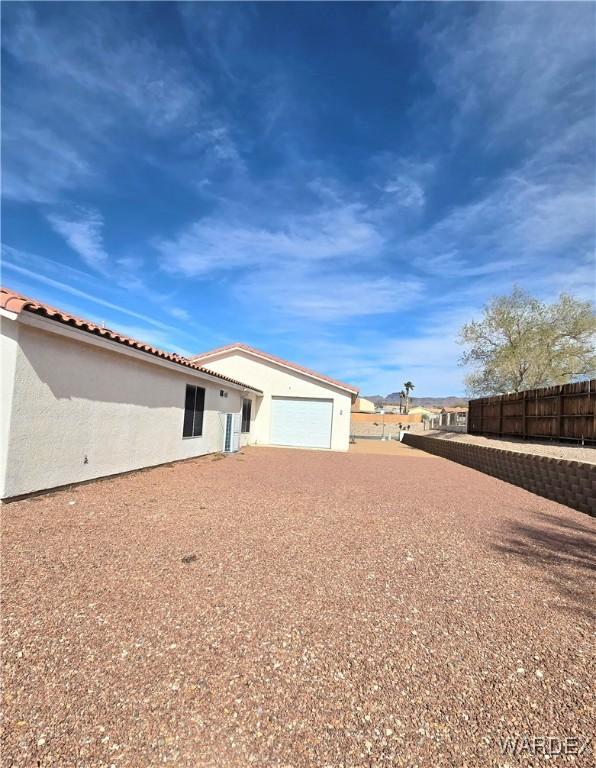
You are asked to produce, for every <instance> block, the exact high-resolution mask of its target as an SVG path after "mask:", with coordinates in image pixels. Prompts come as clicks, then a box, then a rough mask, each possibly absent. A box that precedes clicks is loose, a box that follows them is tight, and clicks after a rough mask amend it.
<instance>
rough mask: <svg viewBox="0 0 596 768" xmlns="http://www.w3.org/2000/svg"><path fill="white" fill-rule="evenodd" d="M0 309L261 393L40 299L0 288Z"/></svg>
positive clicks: (186, 359)
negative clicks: (28, 315)
mask: <svg viewBox="0 0 596 768" xmlns="http://www.w3.org/2000/svg"><path fill="white" fill-rule="evenodd" d="M0 308H2V309H5V310H7V311H8V312H14V313H15V314H17V315H18V314H20V313H21V312H23V311H26V312H32V313H33V314H36V315H41V316H42V317H47V318H48V319H49V320H55V321H56V322H58V323H62V324H63V325H69V326H71V327H72V328H78V329H79V330H81V331H86V332H87V333H91V334H93V335H94V336H100V337H101V338H103V339H105V340H106V341H114V342H116V343H118V344H123V345H124V346H126V347H132V348H133V349H136V350H138V351H139V352H146V353H147V354H149V355H153V356H154V357H159V358H161V359H162V360H168V361H169V362H171V363H177V364H178V365H183V366H184V367H185V368H192V370H194V371H200V372H201V373H205V374H208V375H209V376H213V377H215V378H216V379H221V380H222V381H227V382H229V383H230V384H236V385H237V386H240V387H245V388H246V389H251V390H252V391H253V392H259V393H260V392H261V390H260V389H257V388H256V387H252V386H250V385H249V384H244V382H242V381H236V379H231V378H230V377H229V376H224V375H223V374H221V373H216V372H215V371H210V370H209V369H208V368H203V366H201V365H197V363H195V362H194V361H193V360H190V359H189V358H187V357H184V356H183V355H178V354H176V353H175V352H166V351H164V350H163V349H158V348H157V347H152V346H151V345H150V344H147V343H146V342H144V341H138V340H137V339H131V338H129V337H128V336H124V335H123V334H121V333H118V332H117V331H112V330H111V329H110V328H104V327H102V326H100V325H97V324H96V323H93V322H91V320H84V319H83V318H80V317H75V316H74V315H71V314H69V313H68V312H64V311H63V310H61V309H56V308H55V307H51V306H50V305H49V304H45V303H44V302H41V301H37V299H32V298H30V297H29V296H22V295H21V294H19V293H16V292H15V291H11V290H10V289H9V288H4V287H0Z"/></svg>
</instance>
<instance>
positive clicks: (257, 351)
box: [191, 342, 360, 395]
mask: <svg viewBox="0 0 596 768" xmlns="http://www.w3.org/2000/svg"><path fill="white" fill-rule="evenodd" d="M235 349H239V350H241V351H243V352H249V353H250V354H252V355H255V356H257V357H262V358H264V359H265V360H270V361H271V362H273V363H279V364H280V365H284V366H286V367H287V368H292V369H293V370H295V371H299V372H300V373H305V374H306V375H307V376H312V377H313V378H315V379H320V380H321V381H326V382H328V383H329V384H333V385H334V386H336V387H339V388H340V389H345V390H347V391H348V392H350V393H351V394H352V395H357V394H358V392H359V391H360V390H359V389H358V387H354V386H352V385H351V384H344V382H343V381H337V380H336V379H332V378H330V377H329V376H325V375H324V374H322V373H318V372H317V371H313V370H311V369H310V368H304V367H303V366H302V365H298V364H297V363H291V362H290V361H289V360H284V359H283V358H282V357H276V356H275V355H270V354H269V353H268V352H263V351H262V350H260V349H255V348H254V347H249V346H248V344H242V343H240V342H235V343H234V344H227V345H226V346H225V347H217V348H216V349H211V350H209V352H203V353H201V354H200V355H196V356H195V357H192V358H191V360H195V361H196V360H205V359H207V358H210V357H214V356H216V355H219V354H220V353H221V352H228V351H232V350H235Z"/></svg>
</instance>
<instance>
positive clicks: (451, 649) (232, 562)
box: [1, 448, 595, 768]
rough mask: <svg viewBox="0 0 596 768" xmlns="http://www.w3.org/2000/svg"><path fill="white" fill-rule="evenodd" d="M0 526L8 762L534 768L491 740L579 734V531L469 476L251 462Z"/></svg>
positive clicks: (586, 522)
mask: <svg viewBox="0 0 596 768" xmlns="http://www.w3.org/2000/svg"><path fill="white" fill-rule="evenodd" d="M1 513H2V560H3V574H2V589H3V594H2V599H3V603H2V621H3V646H2V651H3V661H4V667H3V677H4V695H5V700H4V724H3V725H4V743H3V750H2V764H3V765H5V766H50V765H51V766H77V767H82V766H85V768H87V767H91V766H93V767H95V766H115V767H116V768H128V767H129V766H131V767H133V768H136V766H139V767H142V768H147V767H148V766H156V765H163V764H165V765H176V766H193V768H194V767H201V766H224V767H225V768H229V767H235V766H250V765H255V766H259V767H261V766H264V767H268V766H284V767H285V768H289V767H290V766H295V767H296V768H298V767H302V766H304V767H307V766H308V768H311V767H313V768H318V767H319V766H320V767H321V768H322V767H323V766H333V767H334V768H340V766H342V767H343V768H352V767H355V766H409V767H410V768H414V766H418V767H419V768H435V766H449V767H456V768H464V767H465V766H469V768H481V767H482V766H514V765H524V766H530V765H533V766H535V765H542V764H544V758H543V757H541V756H538V757H536V758H533V757H529V756H528V754H527V752H525V751H524V750H523V748H522V751H521V755H519V756H515V755H511V754H506V755H503V754H502V753H501V747H500V743H499V739H501V738H507V737H509V736H518V735H520V736H529V737H541V736H547V737H548V736H551V737H558V738H561V739H564V738H566V737H573V738H576V739H578V740H579V744H580V745H581V744H583V743H584V742H583V741H582V739H585V738H586V737H589V736H591V735H592V730H591V729H592V726H593V723H594V713H593V711H591V709H590V707H591V705H592V703H593V692H592V688H591V686H592V681H593V680H594V673H595V669H594V663H593V661H594V659H593V654H592V650H593V646H592V635H591V630H592V628H593V624H592V617H591V615H590V606H591V605H592V604H593V603H592V601H593V597H594V594H593V583H592V582H591V581H590V578H591V570H590V569H591V567H592V566H593V562H594V560H593V549H591V547H592V546H593V541H594V539H593V533H594V527H595V526H594V520H592V519H591V518H589V517H588V516H587V515H582V514H581V513H578V512H574V511H572V510H571V509H568V508H566V507H562V506H560V505H558V504H556V503H554V502H550V501H547V500H545V499H542V498H540V497H538V496H534V495H532V494H530V493H528V492H526V491H523V490H521V489H520V488H517V487H514V486H511V485H508V484H506V483H503V482H501V481H499V480H496V479H494V478H491V477H488V476H486V475H482V474H480V473H478V472H475V471H474V470H472V469H468V468H466V467H463V466H460V465H457V464H454V463H450V462H448V461H446V460H444V459H438V458H436V457H428V458H424V457H420V456H418V455H417V456H411V457H410V456H408V455H407V453H406V454H404V455H394V456H393V455H371V454H359V453H347V454H337V453H335V454H334V453H320V452H310V451H292V450H280V449H267V448H252V449H248V450H245V451H244V452H243V454H241V455H236V456H233V457H229V458H226V459H221V460H214V459H213V458H212V457H207V458H204V459H199V460H196V461H191V462H187V463H183V464H178V465H176V466H171V467H162V468H158V469H154V470H150V471H146V472H140V473H137V474H134V475H130V476H127V477H120V478H115V479H112V480H108V481H104V482H99V483H94V484H90V485H85V486H79V487H78V488H76V489H74V490H69V491H61V492H58V493H55V494H53V495H51V496H43V497H37V498H32V499H30V500H27V501H20V502H15V503H12V504H9V505H5V506H4V507H3V508H2V511H1ZM519 744H522V743H521V742H519V743H518V747H519ZM571 744H572V747H571V749H572V750H573V749H575V751H577V748H576V747H574V746H573V745H574V744H575V742H571ZM557 760H558V762H564V763H566V762H567V760H569V761H571V760H572V757H560V758H557ZM593 760H594V752H593V746H592V747H588V748H587V749H585V750H584V752H583V755H581V756H579V757H577V756H576V757H574V758H573V764H574V765H590V766H591V765H592V764H593Z"/></svg>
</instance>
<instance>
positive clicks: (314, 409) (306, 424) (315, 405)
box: [271, 397, 333, 448]
mask: <svg viewBox="0 0 596 768" xmlns="http://www.w3.org/2000/svg"><path fill="white" fill-rule="evenodd" d="M332 418H333V401H332V400H316V399H306V398H289V397H274V398H272V401H271V444H272V445H288V446H293V447H297V448H331V422H332Z"/></svg>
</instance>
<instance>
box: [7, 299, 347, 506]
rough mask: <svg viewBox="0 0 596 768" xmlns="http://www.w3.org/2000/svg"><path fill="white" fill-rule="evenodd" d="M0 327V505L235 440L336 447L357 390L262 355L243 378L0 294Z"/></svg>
mask: <svg viewBox="0 0 596 768" xmlns="http://www.w3.org/2000/svg"><path fill="white" fill-rule="evenodd" d="M0 323H1V327H0V330H1V333H0V355H1V358H2V368H1V377H0V385H1V395H2V412H1V417H0V498H3V499H6V498H11V497H15V496H20V495H23V494H27V493H31V492H34V491H40V490H47V489H50V488H56V487H59V486H62V485H68V484H71V483H78V482H82V481H86V480H91V479H93V478H98V477H104V476H108V475H113V474H118V473H121V472H127V471H130V470H135V469H141V468H143V467H150V466H156V465H158V464H163V463H167V462H171V461H177V460H180V459H188V458H192V457H196V456H201V455H203V454H208V453H215V452H220V451H233V450H235V449H237V448H238V446H240V445H243V444H246V443H256V442H258V443H261V444H270V443H273V444H289V445H297V446H306V445H308V446H309V447H320V448H324V447H325V448H333V449H336V450H347V448H348V442H349V437H348V433H349V411H350V404H351V399H352V397H355V396H356V394H357V390H355V389H354V388H351V387H348V386H347V385H343V384H341V383H339V382H333V381H332V380H330V379H327V378H326V377H325V376H324V375H323V374H317V373H315V372H314V371H306V369H301V368H300V366H295V365H293V364H291V363H288V362H279V363H273V362H272V361H273V358H270V362H268V363H267V364H263V365H262V366H261V368H260V369H259V368H255V369H254V372H255V381H249V380H247V381H245V380H244V379H240V378H236V377H235V376H233V375H231V374H227V373H226V372H225V371H223V370H212V369H210V368H208V367H206V366H204V365H203V363H202V362H200V361H199V360H197V361H195V360H190V359H188V358H185V357H183V356H181V355H178V354H174V353H170V352H166V351H164V350H160V349H157V348H155V347H153V346H151V345H149V344H146V343H144V342H142V341H137V340H135V339H132V338H129V337H127V336H125V335H124V334H121V333H118V332H117V331H114V330H110V329H108V328H104V327H102V326H99V325H97V324H96V323H93V322H91V321H89V320H84V319H82V318H78V317H75V316H73V315H71V314H69V313H67V312H64V311H61V310H59V309H55V308H53V307H51V306H49V305H47V304H44V303H42V302H39V301H36V300H35V299H31V298H28V297H26V296H22V295H20V294H17V293H14V292H12V291H9V290H8V289H5V288H2V289H0ZM259 354H260V355H264V353H259ZM213 362H214V365H215V367H216V368H217V367H220V368H221V367H226V366H225V361H223V360H217V359H215V358H214V359H213ZM267 368H268V369H269V370H270V374H268V375H264V374H263V372H264V371H265V370H266V369H267ZM246 371H247V373H248V372H250V366H249V367H248V368H247V369H246ZM280 372H283V373H281V377H280V376H279V375H278V374H279V373H280ZM257 374H258V375H257ZM257 378H258V379H259V380H262V381H263V382H264V388H262V387H261V386H259V384H258V383H257V382H256V379H257ZM265 384H266V386H265ZM279 401H283V402H279ZM286 402H289V406H288V405H286ZM311 402H312V403H313V404H312V405H309V403H311ZM292 404H294V406H293V405H292ZM296 405H297V407H296ZM300 406H302V407H300ZM325 430H327V432H325ZM284 441H285V442H284Z"/></svg>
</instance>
